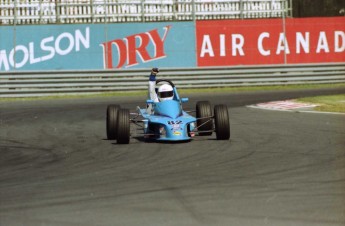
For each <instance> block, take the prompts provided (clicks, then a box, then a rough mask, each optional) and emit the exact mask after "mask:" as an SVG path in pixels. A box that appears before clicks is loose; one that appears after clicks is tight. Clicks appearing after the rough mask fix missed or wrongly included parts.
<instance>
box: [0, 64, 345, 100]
mask: <svg viewBox="0 0 345 226" xmlns="http://www.w3.org/2000/svg"><path fill="white" fill-rule="evenodd" d="M149 73H150V69H129V70H93V71H43V72H41V71H23V72H18V71H17V72H0V97H34V96H49V95H50V96H51V95H66V94H85V93H102V92H112V91H135V90H146V89H147V81H148V75H149ZM159 78H164V79H171V80H172V81H173V82H174V83H175V84H176V86H177V87H178V88H212V87H239V86H267V85H290V84H322V83H345V63H334V64H318V65H316V64H296V65H275V66H245V67H244V66H236V67H203V68H162V69H161V72H160V73H159Z"/></svg>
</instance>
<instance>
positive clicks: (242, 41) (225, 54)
mask: <svg viewBox="0 0 345 226" xmlns="http://www.w3.org/2000/svg"><path fill="white" fill-rule="evenodd" d="M344 24H345V17H333V18H303V19H294V18H288V19H251V20H249V19H248V20H207V21H196V22H152V23H121V24H74V25H26V26H0V71H22V70H25V71H27V70H34V71H35V70H37V71H41V70H99V69H130V68H150V67H153V66H158V67H197V66H198V67H203V66H235V65H260V64H290V63H320V62H345V27H344Z"/></svg>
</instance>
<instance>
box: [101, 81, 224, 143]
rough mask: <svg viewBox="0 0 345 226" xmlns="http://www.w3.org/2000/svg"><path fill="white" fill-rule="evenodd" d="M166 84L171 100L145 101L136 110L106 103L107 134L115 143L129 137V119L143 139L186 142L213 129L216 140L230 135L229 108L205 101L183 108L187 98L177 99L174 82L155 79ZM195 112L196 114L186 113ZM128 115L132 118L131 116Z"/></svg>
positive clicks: (126, 140) (125, 141) (207, 133)
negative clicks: (193, 107)
mask: <svg viewBox="0 0 345 226" xmlns="http://www.w3.org/2000/svg"><path fill="white" fill-rule="evenodd" d="M160 82H166V83H169V84H170V85H171V86H172V87H173V94H174V95H173V99H171V100H165V101H162V102H156V101H153V100H151V99H149V100H146V107H145V108H140V107H139V106H138V107H137V111H138V112H136V113H130V112H129V110H127V109H121V107H120V106H119V105H108V109H107V137H108V139H109V140H115V139H116V140H117V143H120V144H128V143H129V140H130V122H131V123H134V124H135V125H137V126H140V127H142V128H143V136H144V138H145V139H150V140H156V141H172V142H175V141H189V140H191V139H193V138H194V137H195V135H199V136H205V135H212V133H213V132H216V138H217V140H228V139H229V138H230V122H229V115H228V108H227V107H226V106H225V105H216V106H214V111H212V109H211V104H210V103H209V102H208V101H198V102H197V104H196V110H195V111H184V110H183V108H182V105H183V103H186V102H188V98H180V97H179V95H178V92H177V90H176V87H175V85H174V84H173V83H172V82H171V81H170V80H157V81H156V84H158V83H160ZM192 112H194V113H195V115H196V116H193V115H191V114H189V113H192ZM130 116H131V117H130Z"/></svg>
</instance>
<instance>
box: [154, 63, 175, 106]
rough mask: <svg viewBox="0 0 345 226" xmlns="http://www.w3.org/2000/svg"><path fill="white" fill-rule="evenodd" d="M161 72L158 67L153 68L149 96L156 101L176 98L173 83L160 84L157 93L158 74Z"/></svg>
mask: <svg viewBox="0 0 345 226" xmlns="http://www.w3.org/2000/svg"><path fill="white" fill-rule="evenodd" d="M158 73H159V69H158V68H156V67H155V68H152V70H151V74H150V78H149V97H150V99H151V100H153V101H154V102H162V101H166V100H172V99H173V98H174V91H173V88H172V86H171V85H169V84H163V85H161V86H159V88H158V93H156V90H155V89H156V75H157V74H158Z"/></svg>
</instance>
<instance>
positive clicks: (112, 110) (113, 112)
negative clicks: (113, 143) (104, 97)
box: [107, 105, 120, 140]
mask: <svg viewBox="0 0 345 226" xmlns="http://www.w3.org/2000/svg"><path fill="white" fill-rule="evenodd" d="M119 109H120V106H119V105H109V106H108V108H107V138H108V140H116V138H117V112H118V110H119Z"/></svg>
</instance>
